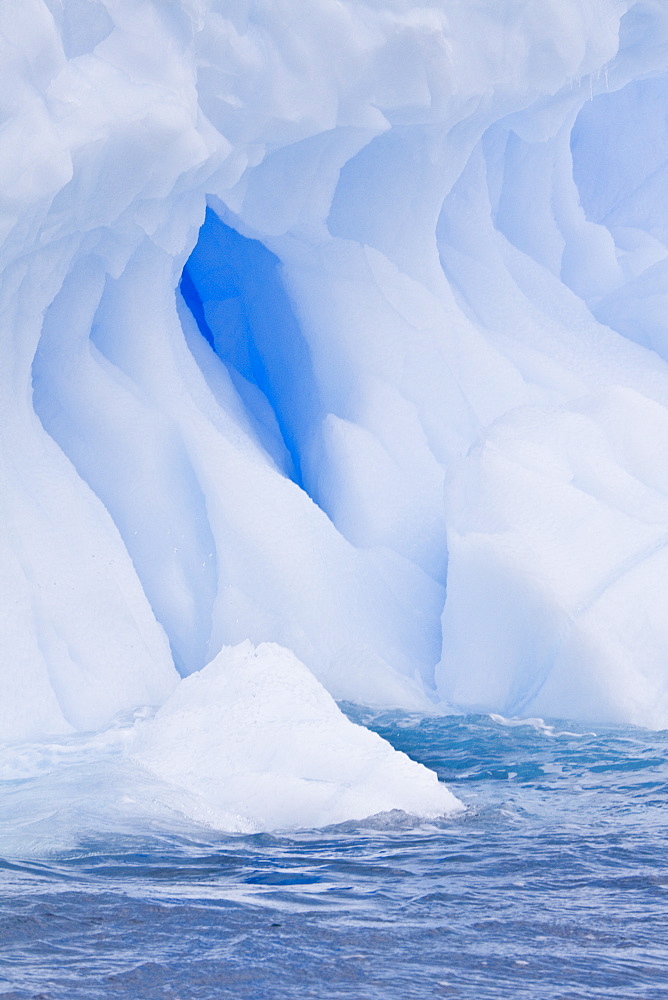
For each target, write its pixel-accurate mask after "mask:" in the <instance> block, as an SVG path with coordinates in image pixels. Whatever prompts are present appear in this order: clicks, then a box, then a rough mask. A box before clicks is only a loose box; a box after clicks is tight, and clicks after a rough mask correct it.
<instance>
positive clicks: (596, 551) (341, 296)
mask: <svg viewBox="0 0 668 1000" xmlns="http://www.w3.org/2000/svg"><path fill="white" fill-rule="evenodd" d="M667 38H668V13H667V12H666V9H665V5H664V4H662V3H661V2H659V0H643V2H634V0H587V3H582V0H559V2H557V0H546V2H545V3H544V4H541V5H540V9H539V8H538V7H537V6H535V5H526V4H524V3H519V2H518V0H476V2H475V3H471V2H470V0H448V2H445V0H426V2H424V3H422V4H420V5H419V6H416V5H415V4H413V3H409V2H408V0H406V2H404V0H385V2H383V0H379V2H375V3H373V4H366V3H361V2H351V0H346V2H344V3H340V2H336V3H335V2H333V0H318V2H317V3H314V4H312V5H311V6H310V7H309V12H308V15H307V14H305V11H304V7H303V4H300V3H298V2H297V0H285V2H283V3H281V4H276V3H275V2H274V0H257V2H255V3H253V4H250V3H248V2H247V0H225V3H221V2H217V0H172V2H170V3H159V2H157V0H24V2H23V3H22V4H21V5H20V7H17V6H16V5H13V6H12V7H11V9H10V8H9V7H7V6H6V7H5V8H3V9H2V10H1V11H0V42H1V44H2V60H1V62H0V66H1V67H2V70H1V71H0V72H2V82H3V89H2V93H3V117H4V118H5V124H4V126H3V129H4V131H3V144H2V150H1V151H0V177H1V179H2V183H1V184H0V197H1V198H2V201H3V214H2V222H1V231H0V240H1V245H0V266H1V267H2V274H3V282H2V285H1V287H0V310H1V314H2V317H3V331H4V335H3V338H2V351H3V359H2V360H3V364H2V366H1V367H0V378H2V380H3V386H2V391H1V392H0V400H1V404H0V405H2V416H3V420H2V424H1V426H2V429H3V430H2V451H1V452H0V461H1V462H2V469H3V472H2V481H3V489H2V493H1V500H0V502H1V503H2V508H3V509H2V513H3V516H2V518H1V520H0V550H1V559H0V574H1V576H0V580H1V582H0V589H1V593H2V595H3V599H2V619H1V620H0V642H1V644H2V648H3V650H4V652H5V656H4V659H3V668H2V681H1V684H2V698H0V713H2V714H1V715H0V731H2V733H3V735H4V736H5V737H7V738H9V737H12V738H13V737H16V738H19V737H24V736H29V735H33V734H41V733H45V732H63V731H67V730H68V729H69V728H71V727H74V728H76V729H80V728H96V727H99V726H101V725H104V724H105V722H107V721H108V720H109V719H111V718H112V717H113V716H114V715H115V714H116V713H117V712H119V711H123V710H127V709H130V708H133V707H134V706H136V705H139V704H145V703H148V704H161V703H162V702H164V701H165V699H166V698H167V697H168V696H169V694H170V693H171V692H172V691H173V690H174V688H175V686H176V685H177V684H178V676H179V674H180V675H189V674H191V673H192V672H194V671H197V670H199V669H201V668H203V667H204V666H205V665H206V664H207V663H209V662H210V661H212V660H213V659H214V658H215V657H216V656H217V654H218V653H219V651H220V650H221V648H222V647H223V646H229V645H233V644H235V643H238V642H241V641H243V640H246V639H250V640H251V641H252V642H253V643H255V644H258V643H262V642H265V641H271V642H278V643H281V644H282V645H283V646H285V647H287V648H289V649H291V650H293V651H294V652H295V654H296V655H297V656H298V657H299V658H300V659H301V660H302V661H303V662H304V663H305V664H307V665H308V667H309V668H310V669H311V670H312V671H313V673H314V674H315V676H316V677H317V678H319V680H321V681H322V682H323V683H324V684H325V686H326V687H327V688H328V690H329V691H330V692H331V693H332V694H333V695H334V696H335V697H339V698H348V699H351V700H356V701H361V702H366V703H371V704H384V705H392V704H399V705H404V706H410V707H420V706H422V707H425V706H426V705H430V704H431V705H433V704H434V703H436V704H437V705H439V706H441V707H445V708H450V709H456V710H485V711H486V710H494V711H499V712H501V713H503V714H505V715H508V714H513V713H518V712H527V713H531V714H538V713H544V714H550V715H555V714H561V715H566V716H586V717H600V718H614V719H623V720H630V721H634V722H638V723H642V724H649V725H665V724H668V692H667V687H668V686H667V683H666V671H665V665H664V661H665V650H666V648H668V619H667V618H666V616H665V614H664V603H663V598H662V594H663V583H662V582H663V580H665V571H666V567H665V566H664V563H665V561H666V559H667V558H668V556H667V555H666V552H668V550H667V549H666V547H665V543H666V539H667V538H668V506H667V499H666V490H667V487H668V483H667V482H666V481H665V479H666V476H665V472H664V470H665V469H666V468H668V466H667V465H666V462H665V461H664V450H665V448H666V445H665V442H666V440H667V438H666V434H665V431H664V424H665V422H666V406H667V405H668V370H667V369H666V364H665V361H664V359H663V355H665V349H664V344H665V336H664V334H665V319H664V317H665V310H664V309H663V297H664V296H665V289H666V287H667V285H666V279H665V266H666V259H667V251H666V240H665V218H664V216H665V207H666V200H665V194H664V190H663V188H664V187H665V185H663V186H662V183H661V178H662V176H663V174H662V172H663V171H665V162H666V157H665V152H666V151H665V141H664V138H660V137H658V136H657V129H656V122H657V121H660V116H661V113H662V112H661V106H662V95H663V93H664V82H665V73H666V66H667V62H666V59H667V48H666V40H667ZM661 135H662V136H663V133H661ZM634 153H635V155H634ZM207 204H208V206H209V208H208V212H207V208H206V206H207ZM203 224H204V228H203V229H202V228H201V227H202V226H203ZM198 236H199V239H198ZM648 348H652V350H648ZM655 352H656V353H655ZM175 667H176V669H175Z"/></svg>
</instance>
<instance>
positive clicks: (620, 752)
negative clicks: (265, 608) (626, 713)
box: [0, 706, 668, 1000]
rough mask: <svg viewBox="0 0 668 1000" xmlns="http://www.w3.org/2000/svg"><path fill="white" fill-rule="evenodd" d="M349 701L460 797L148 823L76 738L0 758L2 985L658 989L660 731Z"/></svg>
mask: <svg viewBox="0 0 668 1000" xmlns="http://www.w3.org/2000/svg"><path fill="white" fill-rule="evenodd" d="M346 710H347V711H348V712H349V714H351V716H352V717H353V718H355V720H356V721H364V722H365V723H366V724H367V725H370V726H371V727H372V728H374V729H376V730H377V731H378V732H380V733H381V734H382V735H383V736H385V737H386V738H387V739H388V740H390V742H391V743H393V744H394V745H395V746H396V747H398V748H400V749H402V750H405V751H406V752H407V753H408V754H410V755H411V756H412V757H414V758H416V759H417V760H420V761H422V762H424V763H425V764H427V765H429V766H430V767H433V768H435V769H436V770H437V771H438V773H439V775H440V776H441V777H442V778H443V779H444V780H445V781H447V782H448V784H449V785H450V787H451V788H452V789H453V791H454V792H455V793H456V794H457V795H458V796H459V797H460V798H461V799H462V800H463V801H464V802H465V803H466V805H467V806H468V809H467V811H466V813H465V814H464V815H463V816H460V817H458V818H456V819H451V820H443V821H442V822H438V823H429V824H425V823H421V822H418V821H417V820H415V819H411V818H410V817H406V816H404V815H400V814H399V815H394V814H390V815H386V816H382V817H378V818H376V819H375V820H370V821H367V822H364V823H354V824H352V823H351V824H344V825H341V826H337V827H331V828H328V829H326V830H319V831H303V832H299V833H293V834H290V835H266V834H264V835H255V836H242V835H237V836H224V835H220V834H212V833H211V832H208V833H207V832H206V831H203V830H201V829H195V828H187V827H178V828H175V829H170V828H169V825H168V824H166V823H165V822H160V823H158V822H156V823H154V824H149V825H148V829H147V830H144V831H142V830H140V829H137V830H133V829H132V824H131V823H130V822H129V821H128V822H125V823H123V822H121V821H119V822H118V823H117V824H116V826H114V825H113V824H112V823H111V822H109V823H107V824H106V825H105V824H104V823H101V822H100V812H99V807H98V806H96V805H95V802H96V801H97V799H99V797H100V796H102V798H103V797H104V795H103V792H104V789H105V788H107V789H108V788H110V787H112V786H113V784H114V781H115V780H116V778H115V777H114V772H113V769H110V770H109V772H108V774H107V775H106V777H104V778H101V777H100V775H98V776H97V778H96V787H92V786H91V787H87V786H86V780H87V779H86V778H85V777H82V774H83V773H84V772H83V771H82V765H81V760H82V759H83V758H82V752H83V751H82V749H81V744H79V745H78V744H77V743H76V741H72V742H71V743H69V744H67V746H66V749H64V750H62V749H61V753H60V758H59V763H57V766H56V765H55V764H54V760H55V757H54V752H53V748H52V749H51V753H50V756H49V761H50V764H49V766H48V767H43V768H42V772H43V773H40V772H39V769H38V770H37V771H36V770H35V767H34V760H33V761H32V763H31V766H30V767H29V768H25V769H24V771H23V772H21V769H20V768H19V769H18V770H17V771H16V772H15V773H8V772H4V775H3V776H4V780H3V782H2V785H1V786H0V853H3V854H4V857H3V860H2V861H1V862H0V998H1V1000H10V998H11V1000H28V998H30V1000H97V998H105V1000H107V998H119V1000H120V998H122V1000H125V998H127V1000H159V998H160V1000H162V998H164V1000H195V998H198V1000H199V998H201V1000H217V998H223V997H234V998H237V1000H238V998H242V1000H245V998H262V1000H264V998H267V1000H281V998H300V1000H302V998H318V1000H333V998H337V997H346V998H356V1000H366V998H369V1000H371V998H373V1000H394V998H397V1000H399V998H402V1000H405V998H420V1000H423V998H431V997H449V998H462V1000H464V998H466V1000H468V998H471V1000H474V998H475V1000H483V998H494V1000H500V998H512V1000H518V998H524V997H526V998H531V1000H543V998H545V1000H548V998H549V1000H557V998H559V1000H576V998H583V1000H584V998H586V1000H592V998H598V997H601V998H613V997H620V998H624V1000H631V998H634V997H638V998H642V1000H653V998H657V1000H658V998H662V1000H665V998H666V997H668V800H667V790H668V733H652V732H647V731H644V730H639V729H632V728H615V729H610V728H608V729H602V728H596V727H594V728H596V732H593V731H587V730H586V729H585V728H584V727H582V726H576V725H573V724H569V723H557V722H555V723H551V724H550V725H547V724H546V723H544V722H543V721H542V720H525V721H523V722H521V723H517V722H511V721H510V720H504V719H501V718H499V717H488V716H475V717H468V718H457V717H448V718H423V717H422V718H421V717H418V716H406V715H402V714H400V713H385V714H382V715H372V714H371V713H369V712H363V711H361V710H358V709H355V708H353V707H350V706H346ZM77 747H78V748H77ZM42 753H43V754H44V753H45V751H42ZM84 756H85V754H84ZM84 770H85V769H84ZM117 777H118V776H117ZM118 780H120V778H119V777H118ZM103 786H104V787H103ZM82 789H83V791H82ZM36 803H41V808H42V815H41V816H38V817H35V809H36ZM77 810H78V813H77ZM96 810H97V811H96ZM128 815H130V814H128ZM126 818H127V817H126ZM96 825H97V827H100V826H102V827H104V829H96ZM17 831H18V839H17ZM54 831H55V832H54ZM12 837H14V839H12ZM19 841H20V842H21V843H22V844H23V847H22V849H20V850H19V848H18V844H19Z"/></svg>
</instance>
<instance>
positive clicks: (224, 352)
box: [179, 208, 318, 495]
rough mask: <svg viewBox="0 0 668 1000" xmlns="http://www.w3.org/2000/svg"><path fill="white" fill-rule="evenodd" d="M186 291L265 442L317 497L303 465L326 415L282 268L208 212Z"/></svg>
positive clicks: (188, 267) (185, 278) (183, 284)
mask: <svg viewBox="0 0 668 1000" xmlns="http://www.w3.org/2000/svg"><path fill="white" fill-rule="evenodd" d="M179 291H180V293H181V296H182V297H183V300H184V302H185V303H186V305H187V306H188V308H189V310H190V312H191V313H192V315H193V317H194V319H195V322H196V323H197V326H198V328H199V331H200V333H201V334H202V336H203V337H204V339H205V340H206V341H207V342H208V344H209V346H210V347H211V349H212V350H213V351H214V353H215V354H216V355H217V357H218V358H219V359H220V360H221V361H222V363H223V364H224V365H225V368H226V369H227V372H228V374H229V376H230V378H231V380H232V383H233V385H234V387H235V389H236V391H237V393H238V394H239V397H240V399H241V401H242V403H243V405H244V407H245V410H246V413H247V415H248V417H249V418H250V420H251V423H252V425H253V427H254V430H255V432H256V433H257V436H258V438H259V440H260V441H261V442H262V444H263V446H264V447H265V448H266V450H267V452H268V453H269V454H270V455H271V457H272V458H273V459H274V461H276V463H277V465H278V467H279V468H280V469H281V470H282V471H283V472H284V473H285V474H286V475H287V476H289V478H290V479H292V480H293V482H295V483H296V484H297V485H298V486H301V487H302V489H304V490H306V492H307V493H309V495H312V491H311V490H310V489H309V483H308V482H306V481H305V476H304V468H303V466H304V461H303V457H304V454H305V452H306V450H307V448H308V444H309V439H310V436H311V433H312V429H313V426H314V423H315V420H316V417H317V413H318V402H317V391H316V388H315V380H314V375H313V368H312V363H311V357H310V353H309V348H308V345H307V343H306V341H305V339H304V336H303V333H302V331H301V329H300V325H299V320H298V318H297V316H296V315H295V312H294V309H293V307H292V305H291V302H290V299H289V297H288V294H287V292H286V289H285V286H284V283H283V280H282V277H281V262H280V260H279V259H278V257H277V256H276V255H275V254H273V253H272V252H271V251H270V250H268V249H267V247H266V246H265V245H264V244H263V243H261V242H260V241H259V240H255V239H250V238H249V237H246V236H242V235H241V233H239V232H238V231H237V230H236V229H233V228H232V227H231V226H229V225H226V224H225V223H224V222H223V221H222V220H221V219H220V218H219V217H218V216H217V215H216V213H215V212H214V211H213V209H211V208H207V210H206V216H205V219H204V222H203V224H202V227H201V229H200V231H199V237H198V240H197V244H196V246H195V248H194V249H193V251H192V253H191V254H190V256H189V258H188V260H187V261H186V264H185V267H184V268H183V273H182V276H181V281H180V283H179Z"/></svg>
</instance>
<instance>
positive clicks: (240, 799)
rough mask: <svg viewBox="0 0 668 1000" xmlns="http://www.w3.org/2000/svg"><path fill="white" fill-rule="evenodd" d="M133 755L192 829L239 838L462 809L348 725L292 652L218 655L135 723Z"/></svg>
mask: <svg viewBox="0 0 668 1000" xmlns="http://www.w3.org/2000/svg"><path fill="white" fill-rule="evenodd" d="M132 752H133V755H134V757H135V758H136V759H137V760H138V761H139V762H141V763H142V764H143V765H144V766H145V767H147V768H148V769H149V770H151V771H152V772H154V773H155V774H156V775H158V776H159V777H160V778H162V779H163V780H164V781H166V782H168V783H169V784H170V785H176V786H178V787H179V788H181V789H183V790H184V795H183V798H182V800H181V808H182V809H183V811H184V812H186V813H188V814H189V815H190V816H191V817H192V818H193V819H195V820H197V821H198V822H205V823H209V824H211V825H212V826H215V827H221V828H223V829H233V830H240V831H253V830H268V829H284V828H294V827H313V826H324V825H327V824H330V823H338V822H343V821H345V820H349V819H363V818H365V817H367V816H370V815H374V814H375V813H380V812H386V811H389V810H391V809H401V810H404V811H405V812H408V813H413V814H417V815H420V816H425V817H432V818H433V817H437V816H441V815H443V814H446V813H453V812H457V811H459V810H460V809H462V808H463V807H462V806H461V803H460V802H459V801H458V800H457V799H456V798H455V797H454V795H452V794H451V793H450V792H449V791H448V790H447V788H445V786H444V785H442V784H440V783H439V781H438V779H437V778H436V775H435V774H434V772H433V771H429V770H428V769H427V768H426V767H423V766H422V765H421V764H418V763H416V762H415V761H413V760H411V759H410V758H409V757H407V756H406V755H405V754H404V753H400V752H398V751H396V750H393V749H392V748H391V747H390V746H389V744H388V743H386V742H385V741H384V740H383V739H382V738H381V737H380V736H378V735H377V734H376V733H372V732H370V731H369V730H367V729H363V728H362V727H361V726H357V725H355V724H354V723H352V722H351V721H350V720H349V719H347V718H346V716H345V715H343V713H342V712H341V711H340V709H339V708H338V707H337V705H336V702H335V701H334V700H333V698H332V697H331V695H329V694H328V693H327V691H326V690H325V689H324V688H323V687H322V685H321V684H320V683H319V682H318V681H317V680H316V679H315V677H314V676H313V675H312V674H311V673H310V671H309V670H308V669H307V668H306V667H305V666H304V665H303V664H302V663H301V662H300V661H299V660H298V659H297V658H296V657H295V656H294V654H293V653H292V652H290V651H289V650H287V649H284V648H283V647H281V646H278V645H276V644H275V643H263V644H262V645H260V646H258V647H254V646H253V645H252V644H251V643H250V642H248V641H246V642H242V643H240V644H239V645H237V646H226V647H224V648H223V650H222V651H221V652H220V653H219V655H218V656H217V657H216V658H215V660H213V661H212V662H211V663H209V664H208V666H206V667H205V668H204V669H203V670H202V671H200V672H199V673H197V674H193V675H191V676H190V677H188V678H186V679H185V680H183V681H182V682H181V683H180V684H179V685H178V687H177V689H176V690H175V691H174V693H173V695H172V696H171V697H170V698H169V700H168V701H167V702H166V703H165V704H164V705H163V707H162V708H161V709H160V710H159V711H158V713H157V715H156V716H155V718H154V719H152V720H149V721H145V722H142V723H140V724H138V727H137V731H136V737H135V742H134V747H133V750H132Z"/></svg>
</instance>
